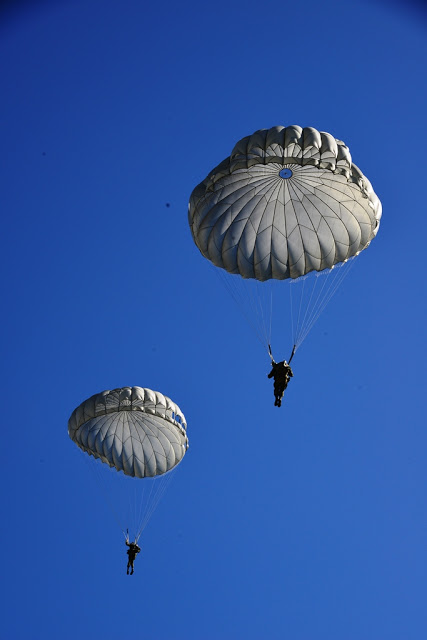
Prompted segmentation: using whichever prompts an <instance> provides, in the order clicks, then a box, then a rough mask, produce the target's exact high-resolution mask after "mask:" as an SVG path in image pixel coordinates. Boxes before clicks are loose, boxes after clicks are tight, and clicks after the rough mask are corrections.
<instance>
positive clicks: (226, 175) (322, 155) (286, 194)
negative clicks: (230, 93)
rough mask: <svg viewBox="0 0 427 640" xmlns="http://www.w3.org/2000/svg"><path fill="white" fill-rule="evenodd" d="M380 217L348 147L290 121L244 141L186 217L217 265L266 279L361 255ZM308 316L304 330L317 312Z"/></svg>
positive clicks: (194, 198)
mask: <svg viewBox="0 0 427 640" xmlns="http://www.w3.org/2000/svg"><path fill="white" fill-rule="evenodd" d="M381 212H382V210H381V203H380V200H379V199H378V197H377V196H376V194H375V193H374V191H373V188H372V185H371V183H370V182H369V180H368V179H367V178H366V177H365V176H364V175H363V174H362V172H361V171H360V169H358V167H357V166H356V165H355V164H353V163H352V158H351V155H350V151H349V149H348V147H347V146H346V145H345V144H344V142H342V141H341V140H337V139H336V138H334V137H333V136H332V135H330V134H329V133H325V132H323V131H317V130H316V129H313V128H312V127H305V128H301V127H299V126H296V125H293V126H289V127H281V126H278V127H273V128H271V129H261V130H259V131H256V132H255V133H254V134H253V135H251V136H248V137H246V138H243V139H242V140H240V142H238V143H237V144H236V146H235V147H234V149H233V150H232V152H231V154H230V156H229V157H228V158H226V159H225V160H224V161H223V162H221V163H220V164H219V165H218V166H217V167H216V168H215V169H213V170H212V171H211V172H210V173H209V174H208V176H207V177H206V178H205V180H203V182H201V183H200V184H199V185H198V186H197V187H196V188H195V189H194V191H193V192H192V194H191V197H190V202H189V207H188V219H189V224H190V228H191V233H192V236H193V240H194V242H195V244H196V245H197V247H198V248H199V250H200V252H201V253H202V255H203V256H204V257H205V258H207V259H208V260H209V261H210V262H211V263H212V264H213V265H215V266H216V267H219V268H220V269H222V270H224V271H226V272H228V273H230V274H234V275H239V276H241V277H242V278H243V279H246V280H250V279H253V280H257V281H260V282H265V281H268V280H287V279H291V280H296V279H298V278H301V277H303V276H306V275H307V274H309V273H311V272H316V273H320V272H322V271H327V270H331V269H333V268H334V267H335V266H336V265H338V264H340V263H345V262H347V261H348V260H349V259H350V258H352V257H355V256H357V255H358V254H359V253H360V252H361V251H363V250H364V249H366V248H367V247H368V246H369V244H370V242H371V241H372V240H373V238H375V236H376V234H377V232H378V229H379V224H380V218H381ZM318 304H319V308H320V307H321V306H322V305H323V302H322V301H320V302H319V303H318ZM313 313H314V314H316V311H315V310H314V311H313ZM305 315H306V319H307V322H308V323H309V324H308V325H307V326H310V322H311V320H309V318H311V319H312V318H313V315H312V313H311V312H310V314H308V316H307V314H305ZM310 328H311V326H310ZM301 331H302V333H301V335H303V336H304V337H305V335H306V333H305V330H304V328H302V327H301Z"/></svg>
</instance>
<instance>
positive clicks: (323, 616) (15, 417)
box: [0, 0, 427, 640]
mask: <svg viewBox="0 0 427 640" xmlns="http://www.w3.org/2000/svg"><path fill="white" fill-rule="evenodd" d="M426 29H427V26H426V14H425V11H423V9H422V6H421V4H419V3H415V2H414V3H413V4H412V5H411V4H409V5H403V4H399V3H398V2H391V3H386V2H378V3H374V2H372V3H368V2H356V1H353V2H351V1H350V2H338V0H337V1H331V0H326V1H325V2H321V3H320V2H314V1H313V0H307V2H304V3H291V2H271V1H269V0H266V1H265V2H263V3H260V2H251V1H248V2H242V1H241V0H236V1H235V2H224V1H222V0H219V2H216V3H214V4H212V5H210V4H207V3H196V2H194V1H189V2H186V1H184V2H181V3H171V2H169V1H166V2H163V3H157V4H156V3H153V4H152V5H147V6H143V4H142V3H138V2H132V1H130V0H122V1H121V2H120V3H118V2H111V1H106V0H104V1H102V2H101V0H98V1H97V0H85V2H82V1H79V0H76V1H75V2H66V1H63V2H59V3H53V2H44V3H33V4H32V5H31V4H30V3H22V4H20V3H9V4H8V8H7V9H4V10H3V13H2V14H1V23H0V34H1V37H0V60H1V62H0V64H1V85H2V87H1V88H2V91H1V94H2V99H1V104H0V113H1V116H2V117H1V125H0V126H1V129H2V133H1V140H2V153H1V157H0V163H1V174H2V177H3V180H2V182H3V187H2V190H1V200H2V211H3V216H2V229H3V234H2V238H3V246H2V251H1V260H2V263H3V266H2V270H3V274H4V275H3V291H2V300H3V302H4V307H3V309H4V311H3V314H2V321H3V323H2V324H3V331H2V334H1V335H2V352H3V357H2V360H3V364H4V372H3V374H2V388H3V390H4V392H5V394H4V399H5V405H4V407H3V414H2V415H3V420H2V430H3V449H4V453H3V465H2V473H3V481H2V486H3V509H2V511H3V523H4V524H3V528H2V537H3V541H2V542H3V543H2V550H3V559H2V572H3V577H4V580H3V584H4V587H3V589H4V591H3V593H2V604H3V608H4V612H3V615H2V618H1V622H0V625H1V627H0V628H1V632H0V636H1V637H2V638H5V640H6V639H7V640H15V639H18V640H21V639H24V638H25V639H36V640H38V639H39V638H40V639H41V638H43V640H49V639H51V638H52V639H53V638H55V639H56V638H62V639H63V640H67V639H71V638H73V639H74V638H75V637H79V638H81V639H84V640H85V639H86V638H87V639H89V638H99V637H103V638H106V639H107V640H108V639H110V638H111V639H112V638H116V637H117V636H118V635H119V634H120V636H122V635H123V634H126V635H132V636H133V637H136V638H140V637H141V638H142V637H149V638H156V639H158V640H174V639H179V640H181V639H185V640H193V639H194V640H202V639H203V640H214V639H215V640H216V639H225V640H227V639H228V638H233V639H235V638H244V639H246V640H252V639H255V638H269V639H271V640H275V639H280V640H282V639H289V640H335V639H336V640H360V639H361V638H363V639H364V640H370V639H372V640H383V639H384V640H397V639H402V640H421V639H424V638H425V637H426V633H427V616H426V610H425V594H426V586H427V572H426V560H427V558H426V542H425V541H426V529H427V512H426V501H425V495H426V464H425V451H426V445H427V436H426V432H425V415H424V414H425V403H424V398H425V382H426V376H425V366H424V361H425V357H426V352H425V342H424V343H423V337H424V336H425V328H424V327H425V275H424V272H425V265H424V260H425V259H424V253H425V235H426V232H427V225H426V217H425V197H424V186H425V182H426V176H425V158H424V155H425V148H426V144H427V134H426V131H425V126H424V123H425V114H426V108H427V101H426V85H425V69H426V68H427V45H426ZM277 124H281V125H289V124H300V125H302V126H313V127H315V128H318V129H320V130H323V131H328V132H330V133H332V134H333V135H334V136H336V137H337V138H340V139H342V140H344V141H345V142H346V143H347V144H348V146H349V147H350V150H351V153H352V157H353V160H354V162H355V163H356V164H357V165H358V166H359V167H360V168H361V169H362V171H363V172H364V173H365V175H367V176H368V177H369V179H370V180H371V182H372V184H373V187H374V189H375V191H376V193H377V194H378V196H379V197H380V199H381V201H382V203H383V218H382V225H381V228H380V232H379V234H378V237H377V238H376V239H375V241H374V242H373V243H372V245H371V247H369V249H368V250H367V251H366V252H364V253H363V254H362V255H361V256H360V258H359V259H358V262H357V264H356V265H355V266H354V268H353V269H352V270H351V273H350V274H349V276H348V278H347V279H346V281H345V284H344V285H343V286H342V288H341V289H340V291H339V293H337V295H336V297H335V298H334V299H333V301H332V302H331V303H330V305H329V306H328V308H327V310H326V311H325V312H324V314H323V315H322V317H321V319H320V320H319V323H318V324H317V325H316V327H315V328H314V329H313V331H312V333H311V334H310V336H309V338H308V339H307V341H306V342H305V343H304V345H303V347H302V348H301V350H300V351H299V352H298V355H297V357H296V358H295V360H294V362H293V368H294V373H295V378H294V379H293V380H292V383H291V384H290V386H289V388H288V390H287V394H286V400H285V403H284V405H283V407H282V408H281V409H280V410H277V409H276V408H275V407H274V406H273V393H272V384H271V381H268V380H267V378H266V373H268V370H269V360H268V357H267V355H266V354H265V352H263V351H262V349H261V348H260V346H259V344H258V342H257V341H256V338H254V335H253V334H252V332H251V330H250V327H249V326H248V325H247V324H246V323H245V322H244V320H242V317H241V315H240V313H239V309H238V308H237V307H236V306H235V305H234V303H233V301H232V300H231V298H230V297H229V295H228V293H227V291H226V290H225V289H224V288H223V287H222V285H221V283H220V281H219V280H218V279H217V278H216V277H215V274H214V273H213V270H212V268H211V267H210V266H209V265H208V264H207V262H206V261H205V260H203V258H202V257H201V255H200V253H199V252H198V250H197V248H196V247H195V246H194V244H193V242H192V239H191V234H190V231H189V227H188V223H187V203H188V199H189V196H190V193H191V191H192V190H193V188H194V186H195V185H196V184H198V183H199V182H200V181H201V180H202V179H203V178H204V177H205V176H206V174H207V173H208V172H209V171H210V169H211V168H213V167H214V166H215V165H216V164H217V163H219V162H220V161H221V160H222V159H223V158H224V157H226V156H227V155H228V154H229V153H230V151H231V148H232V147H233V146H234V144H235V142H237V141H238V140H239V139H240V138H241V137H243V136H245V135H249V134H250V133H252V132H253V131H255V130H256V129H259V128H263V127H270V126H274V125H277ZM167 203H169V204H170V206H169V207H167V206H166V204H167ZM423 294H424V297H423ZM286 302H287V300H286V299H284V301H283V305H284V307H286ZM287 330H288V327H286V319H285V321H284V323H283V331H284V332H285V331H287ZM276 334H277V340H278V342H279V343H280V341H281V340H283V338H282V336H281V331H280V328H279V329H276ZM282 344H283V345H284V349H285V353H284V354H283V356H281V357H284V356H286V355H288V351H289V350H290V349H289V347H291V346H292V345H288V344H287V343H286V340H284V341H283V342H282ZM280 355H281V354H280ZM125 385H139V386H143V387H149V388H152V389H156V390H160V391H162V392H164V393H165V394H167V395H168V396H170V397H171V398H172V399H173V400H174V401H175V402H176V403H178V405H179V406H180V408H181V409H182V410H183V412H184V413H185V415H186V418H187V421H188V434H189V438H190V449H189V452H188V454H187V455H186V457H185V459H184V460H183V463H182V464H181V465H180V468H179V469H178V470H177V473H176V474H175V477H174V479H173V482H172V483H171V485H170V487H169V489H168V491H167V493H166V495H165V497H164V498H163V500H162V502H161V503H160V505H159V507H158V509H157V511H156V513H155V515H154V516H153V518H152V520H151V521H150V524H149V526H148V528H147V529H146V532H145V533H144V536H143V538H142V539H141V543H142V553H141V555H140V557H138V559H137V563H136V571H135V575H134V576H132V579H130V578H128V576H126V574H125V565H126V555H125V547H124V544H123V538H122V534H121V532H120V529H119V528H118V527H117V525H116V523H115V522H114V520H113V519H112V517H111V514H110V512H109V510H108V508H107V507H106V505H105V502H104V501H103V499H102V496H101V495H100V492H99V490H98V487H97V485H96V482H95V481H94V479H93V477H92V476H91V474H90V472H89V471H88V468H87V465H85V464H84V461H82V458H81V456H80V455H79V451H78V450H77V448H76V447H75V446H74V445H73V443H72V442H71V441H70V440H69V438H68V435H67V420H68V417H69V415H70V414H71V412H72V410H73V409H74V407H75V406H77V405H78V404H80V402H82V401H83V400H84V399H85V398H87V397H89V396H90V395H92V394H93V393H96V392H98V391H101V390H103V389H111V388H116V387H119V386H125Z"/></svg>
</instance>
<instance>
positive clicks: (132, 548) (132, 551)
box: [126, 539, 141, 575]
mask: <svg viewBox="0 0 427 640" xmlns="http://www.w3.org/2000/svg"><path fill="white" fill-rule="evenodd" d="M126 546H127V547H129V549H128V550H127V551H126V553H127V554H128V566H127V571H126V573H127V574H128V575H129V569H131V572H130V575H132V574H133V563H134V562H135V558H136V556H137V554H138V553H139V552H140V551H141V549H140V547H138V545H137V544H136V542H129V539H127V540H126Z"/></svg>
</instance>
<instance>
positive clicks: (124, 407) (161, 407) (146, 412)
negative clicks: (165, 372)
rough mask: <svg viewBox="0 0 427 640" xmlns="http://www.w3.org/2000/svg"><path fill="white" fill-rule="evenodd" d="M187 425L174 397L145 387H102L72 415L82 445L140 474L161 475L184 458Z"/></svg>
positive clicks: (112, 463)
mask: <svg viewBox="0 0 427 640" xmlns="http://www.w3.org/2000/svg"><path fill="white" fill-rule="evenodd" d="M186 429H187V423H186V421H185V418H184V414H183V413H182V412H181V410H180V409H179V407H178V406H177V405H176V404H175V403H174V402H172V400H170V398H168V397H166V396H164V395H163V394H161V393H159V392H157V391H151V389H142V388H141V387H123V388H121V389H114V390H112V391H102V393H97V394H96V395H94V396H92V397H91V398H89V399H88V400H85V401H84V402H82V404H81V405H80V406H78V407H77V409H75V410H74V411H73V413H72V414H71V417H70V419H69V421H68V434H69V436H70V438H71V439H72V440H73V441H74V442H75V443H76V444H77V446H78V447H80V449H82V450H83V451H86V453H88V454H89V455H91V456H94V457H95V458H99V459H100V460H102V462H105V463H106V464H108V465H110V467H115V468H116V469H117V471H123V473H124V474H125V475H127V476H133V477H136V478H145V477H154V476H159V475H162V474H165V473H167V472H168V471H170V470H171V469H173V468H174V467H175V466H176V465H177V464H179V463H180V462H181V460H182V458H183V457H184V455H185V452H186V451H187V449H188V438H187V433H186Z"/></svg>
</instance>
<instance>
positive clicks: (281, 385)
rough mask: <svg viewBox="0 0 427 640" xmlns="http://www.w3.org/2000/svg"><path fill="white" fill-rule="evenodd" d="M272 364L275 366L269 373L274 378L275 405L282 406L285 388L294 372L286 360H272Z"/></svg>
mask: <svg viewBox="0 0 427 640" xmlns="http://www.w3.org/2000/svg"><path fill="white" fill-rule="evenodd" d="M271 364H272V367H273V368H272V370H271V371H270V373H269V374H268V377H269V378H274V398H275V400H274V406H275V407H280V406H281V404H282V398H283V394H284V393H285V389H286V387H287V386H288V382H289V380H290V379H291V378H293V377H294V374H293V372H292V369H291V367H290V365H289V364H288V363H287V362H286V360H282V362H274V360H271Z"/></svg>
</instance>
